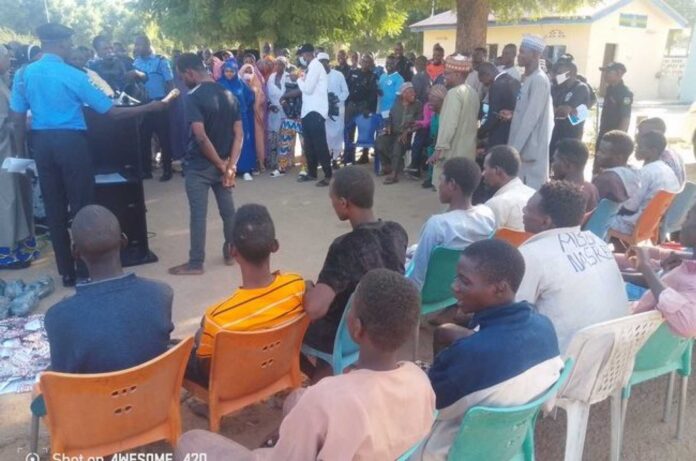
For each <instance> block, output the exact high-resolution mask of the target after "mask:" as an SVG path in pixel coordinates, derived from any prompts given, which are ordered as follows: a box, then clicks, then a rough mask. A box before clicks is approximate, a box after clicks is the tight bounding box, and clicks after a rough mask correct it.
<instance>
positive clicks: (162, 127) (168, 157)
mask: <svg viewBox="0 0 696 461" xmlns="http://www.w3.org/2000/svg"><path fill="white" fill-rule="evenodd" d="M169 129H170V128H169V110H168V109H165V110H161V111H157V112H150V113H149V114H145V116H144V117H143V122H142V125H140V153H141V155H142V165H143V174H144V175H145V176H151V175H152V144H151V143H152V135H153V134H157V139H158V140H159V144H160V147H161V148H162V169H163V170H164V172H165V173H170V172H171V171H172V141H171V139H170V138H169Z"/></svg>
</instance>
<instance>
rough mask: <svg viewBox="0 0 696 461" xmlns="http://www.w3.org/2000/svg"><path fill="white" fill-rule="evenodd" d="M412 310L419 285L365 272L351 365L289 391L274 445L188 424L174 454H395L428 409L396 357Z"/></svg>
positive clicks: (299, 460) (425, 393)
mask: <svg viewBox="0 0 696 461" xmlns="http://www.w3.org/2000/svg"><path fill="white" fill-rule="evenodd" d="M339 171H344V170H339ZM419 315H420V299H419V295H418V291H417V290H416V288H415V287H414V286H413V285H412V284H411V283H410V282H409V281H407V280H406V279H405V278H404V276H402V275H401V274H399V273H397V272H394V271H391V270H387V269H375V270H372V271H370V272H368V273H367V274H366V275H365V276H364V277H363V278H362V280H361V281H360V284H359V285H358V287H357V289H356V290H355V295H354V297H353V303H352V308H351V310H350V312H349V314H348V330H349V332H350V335H351V337H352V338H353V340H354V341H355V342H356V343H357V344H358V345H359V346H360V358H359V359H358V363H357V369H356V370H354V371H351V372H350V373H348V374H342V375H338V376H332V377H328V378H325V379H323V380H322V381H321V382H319V383H318V384H315V385H314V386H311V387H309V388H306V389H300V390H298V391H296V392H295V393H293V394H291V395H290V396H289V397H288V399H287V400H286V401H285V408H284V413H285V417H284V418H283V421H282V423H281V425H280V438H279V439H278V443H277V444H276V445H275V446H274V447H273V448H260V449H257V450H254V451H253V452H252V451H249V450H247V449H246V448H244V447H242V446H241V445H239V444H237V443H235V442H233V441H231V440H229V439H227V438H225V437H222V436H220V435H218V434H213V433H211V432H207V431H202V430H194V431H191V432H188V433H186V434H184V435H183V437H182V438H181V440H180V442H179V446H178V447H177V449H176V452H175V459H177V460H185V459H188V457H187V455H189V454H191V453H205V454H206V455H207V460H208V461H218V460H283V461H307V460H347V459H363V460H393V459H396V458H398V457H399V456H401V455H402V454H403V453H405V452H406V451H407V450H408V449H409V448H411V447H412V446H413V445H415V444H416V443H418V442H419V441H420V440H422V439H423V437H425V436H426V435H427V434H428V432H429V431H430V428H431V426H432V423H433V416H434V412H435V395H434V394H433V390H432V388H431V387H430V383H429V382H428V378H427V376H426V375H425V373H423V372H422V371H421V370H420V369H419V368H418V367H417V366H416V365H414V364H413V363H410V362H399V361H397V358H396V357H397V351H398V350H399V349H400V348H401V347H402V346H403V345H404V343H405V342H406V341H408V340H409V339H411V338H412V337H413V332H414V331H415V328H416V325H417V323H418V317H419ZM523 350H524V351H525V352H528V350H527V349H526V348H523Z"/></svg>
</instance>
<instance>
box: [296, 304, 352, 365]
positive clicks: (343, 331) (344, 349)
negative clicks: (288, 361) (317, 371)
mask: <svg viewBox="0 0 696 461" xmlns="http://www.w3.org/2000/svg"><path fill="white" fill-rule="evenodd" d="M352 303H353V296H352V295H351V297H350V298H349V299H348V303H346V309H345V310H344V311H343V316H342V317H341V321H340V322H339V324H338V330H337V331H336V338H335V339H334V346H333V352H332V353H328V352H323V351H320V350H318V349H314V348H313V347H310V346H307V345H306V344H303V345H302V353H303V354H305V355H309V356H311V357H316V358H318V359H321V360H323V361H324V362H326V363H328V364H329V365H331V368H332V369H333V374H334V375H340V374H342V373H343V370H345V369H346V368H348V367H349V366H351V365H353V364H354V363H355V362H357V361H358V355H359V354H360V346H358V345H357V344H355V341H353V339H352V338H351V337H350V333H349V332H348V323H347V319H348V312H349V311H350V308H351V305H352Z"/></svg>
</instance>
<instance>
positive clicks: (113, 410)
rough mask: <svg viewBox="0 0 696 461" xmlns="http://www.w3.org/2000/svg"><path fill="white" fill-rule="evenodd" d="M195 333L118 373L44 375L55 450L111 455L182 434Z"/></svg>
mask: <svg viewBox="0 0 696 461" xmlns="http://www.w3.org/2000/svg"><path fill="white" fill-rule="evenodd" d="M192 347H193V338H192V337H189V338H186V339H185V340H183V341H181V342H180V343H179V344H177V345H176V346H175V347H173V348H171V349H169V350H168V351H167V352H165V353H164V354H162V355H160V356H159V357H156V358H154V359H152V360H150V361H149V362H146V363H143V364H142V365H138V366H137V367H133V368H129V369H127V370H122V371H117V372H113V373H100V374H67V373H54V372H45V373H42V374H41V378H40V380H41V392H42V394H43V396H44V399H45V401H46V410H47V414H48V418H46V424H47V426H48V431H49V433H50V434H51V452H52V453H53V454H60V455H61V456H64V457H65V456H67V457H79V455H82V456H83V457H84V458H85V459H86V458H88V457H99V456H107V455H111V454H113V453H118V452H122V451H125V450H129V449H132V448H136V447H139V446H142V445H146V444H148V443H151V442H155V441H158V440H163V439H164V440H167V441H168V442H169V443H170V444H172V446H174V445H176V443H177V441H178V439H179V436H180V435H181V413H180V404H179V397H180V389H181V383H182V381H183V379H184V371H185V370H186V362H187V360H188V358H189V355H190V354H191V348H192Z"/></svg>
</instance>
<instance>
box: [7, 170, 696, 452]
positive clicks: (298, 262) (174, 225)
mask: <svg viewBox="0 0 696 461" xmlns="http://www.w3.org/2000/svg"><path fill="white" fill-rule="evenodd" d="M145 190H146V202H147V208H148V215H147V219H148V228H149V231H150V232H151V233H152V234H151V238H150V247H151V249H152V251H154V253H155V254H157V256H159V258H160V261H159V262H158V263H155V264H149V265H144V266H139V267H135V268H132V269H129V270H132V271H133V272H135V273H137V274H138V275H141V276H144V277H150V278H156V279H159V280H163V281H165V282H167V283H169V284H170V285H171V286H172V287H173V288H174V292H175V298H174V309H173V318H174V322H175V325H176V329H175V331H174V333H173V336H175V337H184V336H186V335H190V334H192V333H193V332H194V331H195V330H196V327H197V325H198V323H199V321H200V318H201V315H202V313H203V312H204V310H205V308H206V307H207V306H209V305H210V304H212V303H214V302H216V301H219V300H221V299H224V298H225V297H226V296H228V295H229V294H230V293H231V292H232V291H233V290H234V289H235V288H236V287H238V286H239V284H240V282H241V277H240V274H239V272H238V269H236V268H234V267H231V268H230V267H226V266H224V265H223V263H222V258H221V254H220V249H221V246H222V241H223V238H222V225H221V221H220V218H219V216H218V214H217V211H216V207H215V201H214V199H213V197H212V194H211V197H210V205H209V210H208V240H207V243H206V248H207V262H206V267H205V269H206V273H205V274H204V275H203V276H199V277H174V276H170V275H169V274H168V273H167V268H169V267H171V266H173V265H176V264H180V263H182V262H184V261H186V259H187V255H188V247H189V240H188V239H189V234H188V203H187V200H186V196H185V192H184V187H183V180H182V178H181V177H180V176H176V177H175V179H174V180H172V181H170V182H168V183H159V182H157V181H148V182H146V184H145ZM234 198H235V201H236V204H237V205H241V204H245V203H252V202H255V203H261V204H264V205H266V206H267V207H268V208H269V210H270V212H271V215H272V216H273V218H274V221H275V225H276V231H277V235H278V239H279V241H280V251H279V252H278V253H277V254H275V255H274V256H273V267H274V268H276V269H280V270H283V271H294V272H298V273H300V274H302V275H303V276H305V278H308V279H316V276H317V274H318V272H319V269H320V268H321V265H322V263H323V258H324V255H325V254H326V251H327V249H328V247H329V245H330V243H331V241H332V240H333V239H334V238H335V237H337V236H338V235H340V234H342V233H345V232H347V231H348V230H349V224H348V223H342V222H339V221H338V220H337V219H336V218H335V216H334V214H333V210H332V208H331V204H330V202H329V199H328V190H327V189H326V188H322V189H320V188H316V187H314V185H313V184H312V183H309V184H299V183H297V182H296V181H295V176H294V174H291V175H288V176H285V177H283V178H278V179H273V178H270V177H267V176H264V177H256V178H255V179H254V181H253V182H244V181H240V182H239V183H238V186H237V188H236V189H235V191H234ZM375 209H376V214H377V216H378V217H380V218H382V219H389V220H395V221H397V222H399V223H401V224H402V225H403V226H404V228H405V229H406V230H407V231H408V234H409V240H410V242H411V243H413V242H415V241H416V240H417V238H418V233H419V230H420V227H421V225H422V224H423V222H424V221H425V220H426V219H427V217H429V216H430V215H431V214H433V213H436V212H438V211H440V210H441V209H442V208H441V205H440V204H439V203H438V200H437V195H436V194H435V193H434V192H432V191H430V190H424V189H422V188H421V187H420V183H417V182H414V181H409V180H403V181H402V182H400V183H399V184H395V185H391V186H383V185H382V184H381V182H378V186H377V192H376V204H375ZM45 273H49V274H52V275H54V276H57V273H56V271H55V266H54V262H53V255H52V252H51V251H50V246H47V247H46V248H45V251H44V252H43V254H42V259H41V260H40V261H38V262H37V263H35V264H34V265H32V267H31V268H30V269H26V270H24V271H20V272H15V273H8V272H2V273H0V277H2V278H5V279H9V278H13V277H14V278H18V277H21V278H24V279H25V280H31V279H33V278H35V277H37V276H39V275H42V274H45ZM69 294H70V290H67V289H63V288H61V289H59V290H57V292H56V293H54V294H53V295H52V296H51V297H50V298H49V299H46V300H44V301H43V302H42V304H41V306H40V312H45V311H46V310H47V309H48V307H49V306H51V305H52V304H53V303H54V302H56V301H57V300H59V299H61V298H62V297H64V296H66V295H69ZM430 342H431V331H430V328H429V327H424V329H423V331H422V333H421V343H420V345H421V348H420V351H419V355H420V357H421V358H422V359H424V360H431V358H432V354H431V352H430ZM410 351H411V346H410V344H407V345H405V347H404V349H403V351H402V354H403V357H404V358H405V359H406V358H408V357H409V356H410ZM665 388H666V379H658V380H656V381H655V382H652V383H647V384H644V385H641V386H638V387H636V388H635V389H634V392H633V395H632V397H631V400H630V403H629V411H628V420H627V423H626V434H625V442H624V459H626V460H653V459H655V460H658V459H659V460H693V459H696V438H694V437H693V436H692V434H693V433H694V430H695V429H696V387H695V386H692V387H691V388H690V389H689V403H688V406H687V412H686V413H687V415H686V429H685V431H684V434H685V435H684V438H683V440H682V441H676V440H674V439H673V434H674V431H675V422H676V418H675V417H673V420H672V422H671V423H670V424H664V423H662V422H661V415H662V413H661V411H662V404H663V400H664V389H665ZM677 395H679V393H678V392H675V416H676V396H677ZM280 404H281V402H280V400H279V399H272V400H270V401H268V402H265V403H262V404H259V405H255V406H252V407H249V408H247V409H245V410H243V411H241V412H240V413H238V414H235V415H233V416H230V417H227V418H225V419H224V420H223V424H222V430H221V432H222V434H223V435H225V436H227V437H229V438H231V439H234V440H235V441H237V442H240V443H242V444H243V445H245V446H248V447H250V448H251V447H257V446H258V445H259V444H260V443H261V442H262V440H263V438H264V436H265V435H267V434H269V433H270V432H271V431H273V430H274V429H275V428H276V427H277V426H278V424H279V421H280ZM28 405H29V395H27V394H19V395H3V396H0V415H2V416H1V417H0V461H11V460H15V459H17V460H24V459H25V456H26V454H27V449H28V445H29V422H30V413H29V408H28ZM182 411H183V429H184V431H186V430H190V429H195V428H206V427H207V421H206V420H204V419H203V418H200V417H198V416H196V415H194V414H193V413H192V412H191V411H190V410H189V408H188V405H186V404H184V405H183V406H182ZM564 440H565V416H564V415H563V412H562V411H559V414H558V417H557V419H556V420H553V419H551V418H546V419H544V420H540V421H539V424H538V426H537V438H536V445H537V459H539V460H542V461H546V460H549V461H551V460H559V459H562V457H563V449H564ZM40 447H42V452H43V454H42V459H49V457H48V455H47V454H46V453H47V449H46V447H48V436H47V433H46V431H45V428H44V427H43V426H42V429H41V439H40ZM169 449H170V448H169V447H167V446H166V445H165V444H163V443H161V444H155V445H152V446H149V447H145V448H144V449H143V450H144V451H164V450H169ZM608 456H609V407H608V405H607V404H606V403H602V404H598V405H596V406H594V407H593V408H592V411H591V415H590V422H589V428H588V434H587V440H586V443H585V458H584V459H587V460H603V459H607V458H608Z"/></svg>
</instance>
